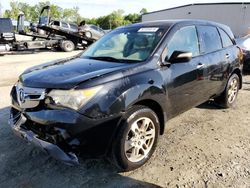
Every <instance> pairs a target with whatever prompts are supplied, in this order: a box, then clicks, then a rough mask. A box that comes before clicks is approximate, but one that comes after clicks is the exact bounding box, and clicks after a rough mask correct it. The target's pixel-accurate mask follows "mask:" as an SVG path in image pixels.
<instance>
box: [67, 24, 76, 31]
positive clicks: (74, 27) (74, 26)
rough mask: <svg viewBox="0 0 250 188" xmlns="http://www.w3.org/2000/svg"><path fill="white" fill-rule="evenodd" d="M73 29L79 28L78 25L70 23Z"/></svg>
mask: <svg viewBox="0 0 250 188" xmlns="http://www.w3.org/2000/svg"><path fill="white" fill-rule="evenodd" d="M69 25H70V28H71V29H74V30H78V26H77V25H74V24H69Z"/></svg>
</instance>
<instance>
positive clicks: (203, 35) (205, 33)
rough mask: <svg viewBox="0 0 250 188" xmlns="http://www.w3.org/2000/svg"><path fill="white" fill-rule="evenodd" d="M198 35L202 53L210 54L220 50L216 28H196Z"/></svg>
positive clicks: (219, 40)
mask: <svg viewBox="0 0 250 188" xmlns="http://www.w3.org/2000/svg"><path fill="white" fill-rule="evenodd" d="M197 28H198V33H199V36H200V41H201V45H202V52H203V53H210V52H214V51H216V50H219V49H221V48H222V45H221V39H220V35H219V33H218V30H217V28H216V27H213V26H198V27H197Z"/></svg>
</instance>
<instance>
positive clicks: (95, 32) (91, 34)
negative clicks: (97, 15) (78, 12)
mask: <svg viewBox="0 0 250 188" xmlns="http://www.w3.org/2000/svg"><path fill="white" fill-rule="evenodd" d="M79 32H80V33H81V34H84V35H85V36H86V37H88V38H92V39H95V40H98V39H99V38H101V37H102V36H103V35H105V31H104V30H102V29H101V28H99V27H97V26H95V25H90V24H85V25H82V26H80V27H79Z"/></svg>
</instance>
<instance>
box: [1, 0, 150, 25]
mask: <svg viewBox="0 0 250 188" xmlns="http://www.w3.org/2000/svg"><path fill="white" fill-rule="evenodd" d="M47 5H49V6H50V16H51V19H53V20H62V21H65V22H70V23H76V24H79V23H80V22H81V21H83V20H85V21H86V23H88V24H95V25H98V26H99V27H101V28H103V29H114V28H116V27H119V26H123V25H127V24H131V23H137V22H140V21H141V16H142V14H144V13H146V12H147V10H146V9H145V8H143V9H142V10H141V11H140V13H134V14H128V15H124V11H123V10H122V9H119V10H116V11H113V12H112V13H110V14H108V15H106V16H101V17H98V18H91V19H88V18H84V17H82V16H81V15H80V13H79V7H77V6H76V7H73V8H64V9H63V8H61V7H60V6H58V5H55V4H51V3H50V2H49V1H47V2H38V3H37V4H35V5H34V6H31V5H29V4H28V3H24V2H18V1H11V2H10V9H9V10H5V12H4V17H6V18H12V19H17V17H18V15H19V14H20V13H21V12H22V13H24V15H25V19H26V21H29V22H37V21H38V17H39V15H40V12H41V10H42V8H43V7H44V6H47Z"/></svg>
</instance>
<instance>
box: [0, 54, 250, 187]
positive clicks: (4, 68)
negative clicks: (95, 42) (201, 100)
mask: <svg viewBox="0 0 250 188" xmlns="http://www.w3.org/2000/svg"><path fill="white" fill-rule="evenodd" d="M77 53H79V51H76V52H73V53H62V52H61V53H59V52H58V53H55V52H39V53H36V54H26V55H9V56H3V57H0V70H1V73H0V78H1V79H0V138H1V141H0V187H25V188H26V187H216V188H218V187H237V188H238V187H250V159H249V156H250V129H249V126H250V110H249V109H250V76H249V75H248V76H247V75H246V76H244V86H243V89H242V90H241V91H240V94H239V96H238V103H237V106H236V107H235V108H234V109H226V110H225V109H220V108H218V107H217V106H215V105H214V104H212V103H206V104H203V105H201V106H199V107H197V108H194V109H192V110H190V111H188V112H186V113H184V114H182V115H180V116H179V117H177V118H175V119H173V120H171V121H170V122H168V126H167V129H166V131H165V134H164V135H163V136H162V137H161V138H160V140H159V144H158V147H157V150H156V152H155V154H154V156H153V157H152V159H151V160H150V161H149V162H148V163H147V164H146V165H144V166H143V167H141V168H140V169H138V170H135V171H132V172H129V173H117V172H116V170H115V168H114V167H112V166H111V165H109V164H108V163H107V162H105V161H104V160H102V159H88V160H81V165H79V166H76V167H69V166H66V165H64V164H62V163H60V162H58V161H55V160H54V159H52V158H51V157H49V156H47V155H46V154H44V153H43V152H41V151H40V150H39V149H36V148H35V147H33V146H32V145H30V144H27V143H26V142H24V141H22V140H20V139H19V138H17V137H15V136H14V135H13V134H12V132H11V130H10V128H9V126H8V124H7V120H8V115H9V112H8V110H9V104H10V102H9V91H10V88H11V85H12V84H14V83H15V81H16V80H17V76H18V75H19V74H20V73H21V72H22V71H23V70H24V69H26V68H27V67H30V66H32V65H36V64H40V63H42V62H46V61H49V60H52V59H57V58H62V57H66V56H71V55H75V54H77Z"/></svg>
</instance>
